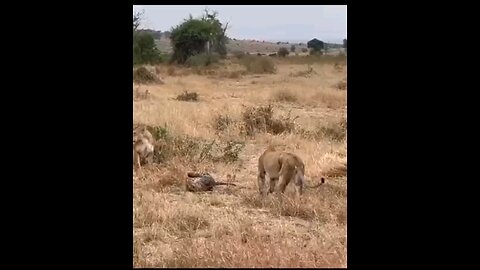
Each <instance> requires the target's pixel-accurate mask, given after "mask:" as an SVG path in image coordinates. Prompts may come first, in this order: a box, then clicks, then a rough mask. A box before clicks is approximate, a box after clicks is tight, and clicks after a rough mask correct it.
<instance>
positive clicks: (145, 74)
mask: <svg viewBox="0 0 480 270" xmlns="http://www.w3.org/2000/svg"><path fill="white" fill-rule="evenodd" d="M133 81H134V82H136V83H144V84H147V83H159V82H160V79H159V78H158V77H157V76H155V74H153V73H152V72H150V71H149V70H148V69H147V68H146V67H143V66H142V67H138V68H136V69H135V70H134V71H133Z"/></svg>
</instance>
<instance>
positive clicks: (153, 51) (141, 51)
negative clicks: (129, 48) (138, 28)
mask: <svg viewBox="0 0 480 270" xmlns="http://www.w3.org/2000/svg"><path fill="white" fill-rule="evenodd" d="M134 35H135V37H134V42H133V64H134V65H137V64H147V63H149V64H155V63H158V62H160V60H161V59H160V51H159V50H158V49H157V46H156V45H155V40H154V39H153V35H152V34H150V33H148V32H138V33H135V34H134Z"/></svg>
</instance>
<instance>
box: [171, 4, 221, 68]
mask: <svg viewBox="0 0 480 270" xmlns="http://www.w3.org/2000/svg"><path fill="white" fill-rule="evenodd" d="M217 15H218V13H217V12H213V13H211V12H209V11H208V10H205V14H203V16H202V17H201V18H198V19H194V18H193V17H192V16H191V15H190V17H189V18H188V19H185V20H184V22H183V23H181V24H180V25H177V26H176V27H174V28H172V31H171V34H170V40H171V42H172V46H173V56H172V60H173V61H176V62H177V63H180V64H183V63H185V61H186V60H187V59H188V58H189V57H191V56H194V55H196V54H201V53H205V52H216V53H219V54H220V55H223V56H224V55H226V54H227V47H226V43H227V42H228V37H227V36H226V35H225V32H226V30H227V27H228V23H227V24H226V25H225V26H223V25H222V23H221V22H220V21H219V20H218V19H217ZM207 48H209V49H210V51H207Z"/></svg>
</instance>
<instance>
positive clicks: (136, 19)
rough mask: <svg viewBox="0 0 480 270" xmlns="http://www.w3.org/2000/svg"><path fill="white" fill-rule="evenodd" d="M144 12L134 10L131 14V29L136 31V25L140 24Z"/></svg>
mask: <svg viewBox="0 0 480 270" xmlns="http://www.w3.org/2000/svg"><path fill="white" fill-rule="evenodd" d="M144 12H145V11H144V10H142V11H138V12H135V14H133V31H137V29H138V26H140V21H141V20H142V18H143V14H144Z"/></svg>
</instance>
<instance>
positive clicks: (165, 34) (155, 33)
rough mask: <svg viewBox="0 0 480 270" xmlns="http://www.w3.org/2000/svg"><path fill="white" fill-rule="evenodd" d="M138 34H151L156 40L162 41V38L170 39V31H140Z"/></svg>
mask: <svg viewBox="0 0 480 270" xmlns="http://www.w3.org/2000/svg"><path fill="white" fill-rule="evenodd" d="M138 32H144V33H149V34H151V35H152V36H153V38H154V39H160V38H162V37H163V38H169V37H170V31H165V32H162V31H156V30H152V29H140V30H138Z"/></svg>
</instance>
